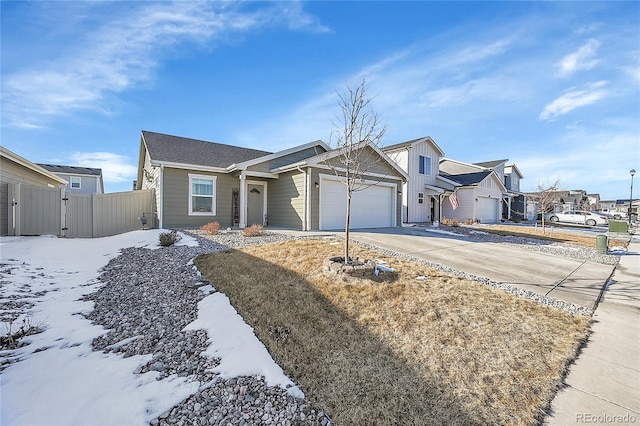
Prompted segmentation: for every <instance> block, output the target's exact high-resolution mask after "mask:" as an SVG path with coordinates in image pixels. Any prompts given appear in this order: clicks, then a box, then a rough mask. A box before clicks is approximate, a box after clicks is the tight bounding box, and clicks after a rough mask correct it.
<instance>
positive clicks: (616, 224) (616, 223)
mask: <svg viewBox="0 0 640 426" xmlns="http://www.w3.org/2000/svg"><path fill="white" fill-rule="evenodd" d="M609 232H616V233H619V234H621V233H624V234H626V233H628V232H629V224H628V223H627V222H626V221H624V220H610V221H609Z"/></svg>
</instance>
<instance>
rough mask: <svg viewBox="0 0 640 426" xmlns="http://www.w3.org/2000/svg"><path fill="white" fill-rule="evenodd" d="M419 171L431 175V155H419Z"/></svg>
mask: <svg viewBox="0 0 640 426" xmlns="http://www.w3.org/2000/svg"><path fill="white" fill-rule="evenodd" d="M418 173H420V174H421V175H427V176H431V157H425V156H424V155H420V156H418Z"/></svg>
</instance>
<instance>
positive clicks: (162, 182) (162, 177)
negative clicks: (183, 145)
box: [158, 164, 164, 229]
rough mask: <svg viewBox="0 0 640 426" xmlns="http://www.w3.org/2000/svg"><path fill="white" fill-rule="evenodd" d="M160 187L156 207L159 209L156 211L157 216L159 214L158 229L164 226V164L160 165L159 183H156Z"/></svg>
mask: <svg viewBox="0 0 640 426" xmlns="http://www.w3.org/2000/svg"><path fill="white" fill-rule="evenodd" d="M158 186H159V187H160V196H159V198H160V199H159V200H158V201H159V203H158V204H159V206H158V209H159V210H160V211H159V212H158V216H159V220H158V222H159V225H160V229H163V228H164V204H163V203H164V164H161V165H160V185H158Z"/></svg>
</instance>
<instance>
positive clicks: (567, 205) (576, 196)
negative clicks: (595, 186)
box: [554, 189, 592, 212]
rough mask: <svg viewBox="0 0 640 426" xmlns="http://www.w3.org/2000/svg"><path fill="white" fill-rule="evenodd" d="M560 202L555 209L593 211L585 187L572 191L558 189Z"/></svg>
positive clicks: (557, 210)
mask: <svg viewBox="0 0 640 426" xmlns="http://www.w3.org/2000/svg"><path fill="white" fill-rule="evenodd" d="M557 200H558V202H557V203H556V205H555V208H554V211H556V212H559V211H563V210H586V211H591V210H592V206H591V202H590V200H589V196H588V195H587V191H585V190H583V189H573V190H570V191H558V192H557Z"/></svg>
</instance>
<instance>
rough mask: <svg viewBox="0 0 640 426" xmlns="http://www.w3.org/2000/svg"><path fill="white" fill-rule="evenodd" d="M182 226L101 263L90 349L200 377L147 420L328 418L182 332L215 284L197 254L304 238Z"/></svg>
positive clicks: (521, 241)
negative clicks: (154, 244)
mask: <svg viewBox="0 0 640 426" xmlns="http://www.w3.org/2000/svg"><path fill="white" fill-rule="evenodd" d="M451 231H452V232H456V233H465V234H466V235H467V236H468V238H473V239H474V240H479V239H482V240H490V241H496V242H501V243H505V244H513V245H517V246H519V247H526V248H527V249H530V250H538V251H546V252H550V253H553V254H555V255H560V256H570V257H572V258H579V259H584V260H589V261H596V262H601V263H607V264H615V263H616V262H617V261H618V257H617V256H609V255H601V254H598V253H596V251H595V250H594V249H588V248H577V247H568V246H561V245H556V244H546V243H545V244H540V242H539V241H537V240H534V239H529V238H523V237H502V236H496V235H491V234H488V233H483V232H478V231H474V230H471V229H466V228H451ZM185 232H186V233H188V234H190V235H191V236H193V237H194V238H196V239H197V240H198V242H199V244H200V245H199V246H198V247H188V246H172V247H168V248H163V249H160V250H149V249H145V248H129V249H125V250H123V251H122V254H121V255H120V256H118V257H117V258H115V259H113V260H112V261H111V262H109V264H108V265H107V266H105V267H104V268H103V269H102V271H101V276H100V278H99V279H100V281H102V282H103V283H104V285H103V286H102V287H101V288H100V289H99V290H98V291H97V292H95V293H92V294H90V295H89V296H87V297H86V299H87V300H91V301H92V302H94V303H95V308H94V310H93V311H92V312H91V313H90V314H88V315H87V318H88V319H90V320H91V321H93V322H94V323H96V324H99V325H102V326H104V327H105V328H107V329H108V330H109V332H108V333H106V334H104V335H102V336H100V337H99V338H96V339H95V340H94V341H93V347H94V348H95V349H96V350H100V351H107V352H118V353H123V354H125V356H131V355H141V354H153V359H152V360H151V361H149V362H148V363H147V364H146V365H145V366H143V367H142V368H141V369H140V370H139V372H146V371H150V370H153V371H157V372H159V373H160V378H163V377H167V376H169V375H172V374H177V375H179V376H183V377H186V376H189V377H193V379H194V380H197V381H199V382H200V383H202V384H203V385H202V386H201V388H200V390H199V391H198V392H197V393H196V394H195V395H192V396H191V397H190V398H188V399H187V400H185V401H183V402H182V403H181V404H179V405H177V406H175V407H173V408H172V409H171V410H169V411H167V412H166V413H164V414H162V415H160V416H159V417H158V418H157V419H154V420H153V421H152V422H151V424H153V425H173V424H176V425H187V424H189V425H190V424H195V425H218V424H225V425H226V424H234V425H236V424H238V425H244V424H265V425H268V424H282V425H289V424H322V425H327V424H330V423H331V421H330V419H329V418H328V417H327V416H326V415H325V414H324V413H323V412H321V411H320V410H318V409H316V408H314V407H313V406H311V405H310V404H309V403H308V402H306V401H305V400H302V399H296V398H294V397H292V396H290V395H289V394H288V393H287V390H286V389H282V388H280V387H269V386H267V385H266V383H265V381H264V379H263V378H261V377H241V378H237V379H227V380H225V379H222V378H221V377H219V376H217V375H216V374H215V373H213V372H212V371H211V370H212V368H214V367H215V366H216V365H217V360H215V359H211V358H208V357H206V356H204V355H203V354H202V353H203V352H204V351H205V349H206V348H207V335H206V332H205V331H203V330H199V331H183V329H184V328H185V326H186V325H187V324H189V323H191V322H192V321H194V320H195V319H196V317H197V309H198V308H197V306H198V302H199V301H200V300H202V299H203V298H204V296H205V295H206V294H205V292H203V291H202V290H201V288H202V287H204V286H206V285H208V284H211V285H213V286H214V287H215V283H208V282H207V281H206V280H205V279H204V278H203V277H202V276H201V275H200V274H199V272H198V271H197V270H196V268H195V267H194V266H193V265H192V260H193V258H195V257H196V256H197V255H198V254H201V253H207V252H211V251H215V250H221V249H224V248H226V247H242V246H246V245H249V244H263V243H269V242H275V241H282V240H287V239H293V238H305V237H294V236H292V235H289V234H284V233H269V232H267V233H265V234H264V235H262V236H259V237H244V236H242V234H241V233H240V232H239V231H230V232H221V233H220V234H218V235H215V236H205V235H204V234H203V233H202V231H200V230H192V231H185ZM393 254H394V255H398V254H397V253H393ZM404 257H405V258H408V259H410V260H416V261H420V262H423V263H426V264H427V265H428V266H431V267H433V268H436V269H439V270H442V271H446V272H450V273H453V274H455V275H458V276H462V277H464V278H469V279H473V280H476V281H481V282H483V283H485V284H487V285H491V286H494V287H498V288H501V289H503V290H506V291H509V292H511V293H513V294H516V295H518V296H520V297H527V298H530V299H533V300H536V301H538V302H540V303H544V304H547V305H552V306H555V307H557V308H560V309H564V310H567V311H569V312H572V313H577V314H582V315H589V314H591V313H592V312H591V311H590V310H588V309H586V308H584V307H581V306H576V305H571V304H568V303H565V302H562V301H559V300H556V299H551V298H548V297H543V296H540V295H536V294H533V293H531V292H528V291H523V290H520V289H517V288H515V287H512V286H506V285H503V284H500V283H495V282H491V281H489V280H486V279H484V278H480V277H474V276H469V275H468V274H465V273H464V272H462V271H455V270H452V269H450V268H447V267H443V266H441V265H437V264H431V263H429V262H424V261H421V260H419V259H415V258H411V257H410V256H404ZM209 288H210V287H209Z"/></svg>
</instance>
